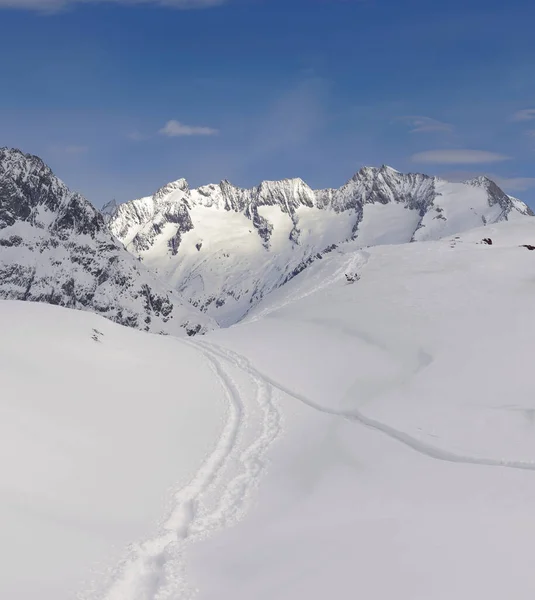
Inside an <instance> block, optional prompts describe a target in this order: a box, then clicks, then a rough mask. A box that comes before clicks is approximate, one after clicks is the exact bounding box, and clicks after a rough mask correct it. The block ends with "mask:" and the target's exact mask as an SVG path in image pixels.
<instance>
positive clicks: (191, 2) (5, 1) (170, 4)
mask: <svg viewBox="0 0 535 600" xmlns="http://www.w3.org/2000/svg"><path fill="white" fill-rule="evenodd" d="M226 1H227V0H0V9H2V8H18V9H22V10H36V11H39V12H54V11H58V10H61V9H62V8H67V7H69V6H74V5H77V4H78V5H79V4H103V3H114V4H123V5H125V6H134V5H149V4H152V5H154V6H162V7H167V8H179V9H184V10H186V9H195V8H210V7H212V6H220V5H221V4H225V2H226Z"/></svg>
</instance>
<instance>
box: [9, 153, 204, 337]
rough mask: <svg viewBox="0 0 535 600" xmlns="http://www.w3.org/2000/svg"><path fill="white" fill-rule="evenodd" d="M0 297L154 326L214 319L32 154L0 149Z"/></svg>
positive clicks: (173, 327)
mask: <svg viewBox="0 0 535 600" xmlns="http://www.w3.org/2000/svg"><path fill="white" fill-rule="evenodd" d="M0 298H4V299H15V300H29V301H36V302H47V303H50V304H58V305H61V306H66V307H70V308H76V309H81V310H88V311H92V312H96V313H99V314H101V315H102V316H105V317H108V318H109V319H111V320H113V321H115V322H117V323H120V324H122V325H128V326H130V327H135V328H138V329H142V330H145V331H152V332H155V333H174V334H180V333H182V334H185V333H189V334H194V333H197V332H199V331H205V330H207V329H210V328H213V327H215V323H214V322H213V321H212V319H210V318H209V317H207V316H206V315H202V314H201V313H199V312H198V311H196V310H195V309H194V308H193V307H191V306H190V305H189V304H187V303H186V304H185V305H184V303H183V302H182V300H181V298H180V297H179V296H178V295H177V294H176V292H174V291H169V290H168V289H167V288H166V286H165V285H164V284H162V283H161V282H160V281H158V279H157V278H156V277H155V276H154V275H153V274H152V273H151V272H150V271H148V270H147V268H146V267H145V266H144V265H143V264H142V263H141V262H140V261H139V259H137V258H135V257H134V256H132V255H131V254H130V253H129V252H127V251H126V250H125V248H124V246H123V245H122V243H121V242H119V241H117V240H116V239H114V238H113V236H112V235H111V234H110V232H109V230H108V227H107V225H106V222H105V217H104V216H103V215H102V214H101V213H100V212H99V211H98V210H97V209H95V208H94V207H93V206H92V205H91V204H90V203H89V202H88V201H87V200H86V199H85V198H84V197H83V196H81V195H80V194H77V193H74V192H71V191H70V190H69V189H68V188H67V186H66V185H65V184H64V183H63V182H62V181H60V180H59V179H58V178H57V177H56V176H55V175H54V174H53V173H52V171H51V170H50V169H49V168H48V167H47V166H46V165H45V164H44V163H43V161H42V160H41V159H39V158H38V157H36V156H31V155H25V154H23V153H22V152H20V151H18V150H8V149H7V148H3V149H0Z"/></svg>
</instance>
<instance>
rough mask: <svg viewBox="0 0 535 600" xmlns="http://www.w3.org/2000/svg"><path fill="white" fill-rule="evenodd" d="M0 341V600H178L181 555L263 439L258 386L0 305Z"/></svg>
mask: <svg viewBox="0 0 535 600" xmlns="http://www.w3.org/2000/svg"><path fill="white" fill-rule="evenodd" d="M0 331H1V332H2V335H1V337H0V377H1V381H2V394H1V395H0V415H1V418H0V472H1V473H2V479H1V485H0V530H1V531H2V536H1V537H0V560H1V563H2V576H1V577H0V597H1V598H9V599H10V600H30V599H34V598H41V599H42V600H67V599H72V598H95V597H98V598H109V599H110V600H111V599H113V598H121V599H125V600H126V598H128V599H129V600H136V599H145V598H155V597H156V594H157V593H159V592H162V593H163V591H164V590H167V592H168V593H171V594H172V597H176V594H177V593H179V592H177V590H179V591H180V593H182V592H184V593H185V590H186V588H187V584H186V583H185V580H184V578H183V577H182V576H181V572H180V571H181V562H182V558H181V545H183V544H184V543H185V541H186V540H187V538H189V537H193V536H194V535H201V534H203V533H204V532H206V531H209V530H216V529H218V528H219V527H220V526H222V525H224V524H225V523H227V522H229V523H230V522H232V520H233V519H234V518H237V516H238V515H239V512H240V510H241V509H242V508H244V507H245V506H246V502H247V498H248V496H249V493H250V491H251V490H252V488H253V487H254V485H255V482H256V479H257V478H258V476H259V474H260V472H261V470H262V465H261V459H262V456H263V454H264V452H265V450H266V448H267V447H268V446H269V444H270V443H271V441H272V439H273V438H274V437H275V436H276V435H277V432H278V413H277V412H276V410H275V409H274V408H273V407H272V406H271V404H270V402H271V400H270V397H269V395H267V396H266V397H264V395H266V394H267V392H266V390H264V389H263V388H262V385H263V384H261V383H260V384H258V383H257V380H256V379H255V378H254V376H251V375H250V374H249V373H248V371H247V370H246V369H245V368H242V367H241V366H240V367H239V368H238V367H236V366H233V365H234V363H233V362H232V360H231V359H229V360H227V361H226V362H225V361H224V360H221V359H219V358H217V357H216V356H215V355H214V357H212V355H211V353H209V352H208V351H200V350H199V349H198V348H200V346H199V347H198V348H196V347H193V346H191V344H189V343H188V342H187V341H181V340H179V339H178V338H173V337H164V336H156V335H150V334H146V333H142V332H138V331H135V330H132V329H129V328H126V327H121V326H119V325H116V324H114V323H112V322H110V321H108V320H106V319H104V318H102V317H98V316H96V315H92V314H89V313H86V312H81V311H74V310H68V309H64V308H59V307H53V306H48V305H45V304H36V303H23V302H11V301H2V302H0ZM227 363H228V365H227ZM255 391H256V395H255V393H253V392H255ZM242 396H243V398H245V399H243V400H242ZM249 397H250V398H251V405H252V406H249V405H248V404H247V400H246V399H247V398H249ZM257 400H258V404H257V403H256V401H257ZM266 405H267V406H266ZM246 418H247V426H246ZM246 451H248V452H249V454H248V455H247V456H246V457H245V458H244V459H243V460H244V461H245V462H244V464H242V454H243V453H244V452H246ZM218 477H219V478H220V479H221V481H218V480H217V478H218ZM224 493H226V494H228V495H229V498H228V499H226V498H225V497H224V496H223V494H224ZM219 494H221V498H220V497H219ZM204 495H206V496H207V497H206V499H205V498H204ZM216 500H217V502H216ZM127 545H131V547H130V550H129V551H128V552H126V548H127ZM115 564H118V566H117V567H114V565H115Z"/></svg>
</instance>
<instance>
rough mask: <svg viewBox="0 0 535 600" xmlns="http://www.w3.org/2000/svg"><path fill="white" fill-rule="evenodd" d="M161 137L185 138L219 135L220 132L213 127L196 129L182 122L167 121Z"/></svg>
mask: <svg viewBox="0 0 535 600" xmlns="http://www.w3.org/2000/svg"><path fill="white" fill-rule="evenodd" d="M158 133H159V134H160V135H165V136H167V137H183V136H192V135H217V134H218V133H219V131H218V130H217V129H212V128H211V127H194V126H191V125H184V123H181V122H180V121H175V120H174V119H173V120H171V121H167V123H166V124H165V125H164V127H162V129H160V130H159V132H158Z"/></svg>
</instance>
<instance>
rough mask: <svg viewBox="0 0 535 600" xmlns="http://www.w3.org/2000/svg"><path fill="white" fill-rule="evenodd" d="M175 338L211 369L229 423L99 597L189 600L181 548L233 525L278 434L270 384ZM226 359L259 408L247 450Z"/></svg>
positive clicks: (228, 355)
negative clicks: (249, 385)
mask: <svg viewBox="0 0 535 600" xmlns="http://www.w3.org/2000/svg"><path fill="white" fill-rule="evenodd" d="M177 341H179V343H186V344H188V345H189V346H191V347H193V348H195V349H196V350H197V351H199V350H200V351H201V352H202V353H203V355H204V357H205V359H206V360H207V361H208V362H209V364H210V366H211V368H212V370H213V371H214V372H215V373H216V375H217V377H218V379H219V381H220V383H221V385H222V387H223V389H224V391H225V395H226V397H227V401H228V417H227V422H226V424H225V427H224V429H223V432H222V434H221V437H220V438H219V441H218V443H217V446H216V448H215V450H214V451H213V452H212V453H211V454H210V455H209V457H208V458H207V460H206V461H205V462H204V464H203V465H202V466H201V468H200V469H199V471H198V472H197V474H196V475H195V477H194V478H193V479H192V481H191V482H190V483H189V484H187V485H186V486H185V487H183V488H182V489H181V490H179V491H178V492H177V493H176V494H175V495H174V499H173V506H174V508H173V510H172V511H171V514H170V516H169V517H168V518H167V520H166V521H165V522H164V523H163V525H162V526H161V527H160V533H159V535H157V536H156V537H154V538H151V539H148V540H146V541H144V542H142V543H140V544H136V545H133V546H132V547H131V549H130V552H129V555H128V556H127V557H126V558H125V559H124V560H123V561H122V562H121V564H120V565H119V567H118V568H117V569H116V570H115V572H114V573H113V574H112V575H111V583H109V584H108V586H107V590H106V591H105V592H104V593H103V594H101V595H99V596H98V598H99V599H101V600H189V599H191V598H193V597H194V596H195V595H196V594H197V591H198V590H196V589H194V588H192V587H191V586H190V585H189V584H188V582H187V577H186V565H185V550H186V548H187V546H188V545H190V544H192V543H195V542H196V541H199V540H201V539H204V538H206V537H208V536H210V535H211V534H213V533H215V532H216V531H218V530H221V529H223V528H225V527H229V526H232V525H234V524H235V523H237V522H238V521H239V520H240V519H241V518H242V517H243V515H244V514H245V512H246V509H247V506H248V502H247V501H248V499H249V497H250V496H251V494H252V492H253V491H254V489H255V488H256V487H257V485H258V483H259V481H260V477H261V475H262V472H263V471H264V469H265V462H264V455H265V453H266V451H267V450H268V448H269V446H270V445H271V444H272V443H273V441H274V440H275V439H276V438H277V437H278V436H279V434H280V431H281V416H280V414H279V412H278V410H277V408H276V406H275V404H274V403H273V399H272V387H271V384H269V383H268V382H267V381H266V380H265V379H264V378H262V377H261V376H260V375H259V374H258V373H257V371H256V370H255V369H254V368H253V367H252V366H251V364H250V363H249V362H248V361H247V359H245V358H244V357H241V356H239V355H237V354H235V353H233V352H231V351H229V350H226V349H223V348H219V347H217V346H212V345H211V344H209V343H207V342H201V341H188V340H177ZM225 364H230V366H231V367H232V368H236V369H239V370H240V373H245V374H246V375H247V376H248V377H249V378H250V379H251V380H252V381H253V383H254V385H255V387H256V402H257V404H258V407H259V408H260V410H261V413H262V423H261V432H260V434H259V435H257V436H256V437H255V438H254V440H253V442H252V443H251V444H250V445H248V446H247V447H245V448H242V447H241V441H242V437H243V433H244V429H245V428H246V427H247V425H248V419H249V417H250V414H249V410H248V406H247V400H245V399H244V398H243V397H242V396H241V395H240V391H239V386H238V385H237V383H236V382H235V380H234V379H233V377H232V376H231V375H230V373H229V370H228V369H227V368H225ZM233 461H237V463H238V465H239V467H238V468H237V470H236V473H234V471H233V472H232V473H231V476H230V479H229V480H228V481H225V471H226V469H227V467H228V466H229V463H231V462H233ZM214 495H217V497H218V498H219V501H218V503H217V504H216V506H215V507H213V508H209V507H208V506H209V504H210V500H209V498H210V496H212V498H213V497H214ZM79 597H80V598H83V597H84V596H79ZM85 597H87V596H85ZM92 597H94V596H92Z"/></svg>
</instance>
